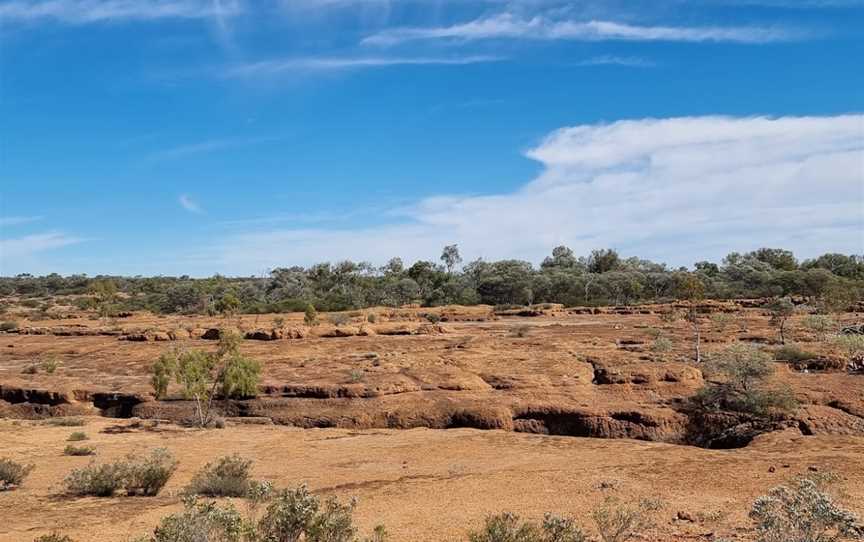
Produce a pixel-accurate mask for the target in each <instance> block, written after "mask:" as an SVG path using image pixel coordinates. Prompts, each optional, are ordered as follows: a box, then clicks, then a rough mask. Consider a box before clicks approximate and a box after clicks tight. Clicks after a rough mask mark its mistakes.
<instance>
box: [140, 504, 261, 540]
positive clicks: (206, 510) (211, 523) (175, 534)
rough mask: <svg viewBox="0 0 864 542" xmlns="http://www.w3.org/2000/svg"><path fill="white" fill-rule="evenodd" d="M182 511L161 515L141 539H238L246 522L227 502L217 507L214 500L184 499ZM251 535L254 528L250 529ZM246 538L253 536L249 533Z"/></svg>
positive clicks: (245, 528)
mask: <svg viewBox="0 0 864 542" xmlns="http://www.w3.org/2000/svg"><path fill="white" fill-rule="evenodd" d="M184 505H185V507H184V509H183V511H182V512H179V513H176V514H171V515H169V516H167V517H165V518H163V519H162V521H160V522H159V525H158V526H157V527H156V529H155V530H154V531H153V536H151V537H145V538H143V539H141V540H142V542H209V541H213V542H217V541H218V542H241V541H242V540H244V538H243V534H244V532H245V531H247V526H246V524H245V522H244V520H243V517H242V516H241V515H240V513H239V512H238V511H237V509H236V508H234V506H233V505H231V504H228V505H226V506H224V507H220V506H219V505H217V504H216V503H215V502H206V503H199V502H197V501H195V500H194V499H190V498H187V499H184ZM252 534H253V535H254V531H253V532H252ZM247 540H256V538H253V537H251V536H250V537H249V538H247Z"/></svg>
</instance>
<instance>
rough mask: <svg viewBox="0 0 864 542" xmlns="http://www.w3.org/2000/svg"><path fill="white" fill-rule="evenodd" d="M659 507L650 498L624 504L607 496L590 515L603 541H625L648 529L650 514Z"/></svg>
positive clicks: (651, 520)
mask: <svg viewBox="0 0 864 542" xmlns="http://www.w3.org/2000/svg"><path fill="white" fill-rule="evenodd" d="M661 507H662V505H661V504H660V503H659V502H657V501H652V500H642V501H640V502H639V503H637V504H624V503H621V502H619V501H618V500H616V499H613V498H609V499H606V501H605V502H604V503H603V505H601V506H600V507H598V508H596V509H595V510H594V511H593V512H592V513H591V517H592V519H593V520H594V524H595V526H596V527H597V532H598V533H599V534H600V539H601V540H603V542H626V541H628V540H632V539H634V538H636V537H638V536H640V535H641V533H642V532H643V531H645V530H647V529H650V528H651V527H652V526H653V524H654V522H653V518H652V516H653V514H654V513H655V512H657V510H659V509H660V508H661Z"/></svg>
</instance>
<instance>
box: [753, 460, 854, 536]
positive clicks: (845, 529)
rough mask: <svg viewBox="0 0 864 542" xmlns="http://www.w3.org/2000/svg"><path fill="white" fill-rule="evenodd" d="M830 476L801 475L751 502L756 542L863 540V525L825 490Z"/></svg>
mask: <svg viewBox="0 0 864 542" xmlns="http://www.w3.org/2000/svg"><path fill="white" fill-rule="evenodd" d="M829 481H830V477H829V478H826V477H824V476H823V477H818V478H816V477H803V478H798V479H795V480H793V481H792V482H791V483H789V484H788V485H782V486H778V487H775V488H774V489H772V490H771V491H769V492H768V494H767V495H765V496H762V497H759V498H758V499H756V501H755V502H754V503H753V507H752V509H751V510H750V517H751V518H752V519H753V520H755V521H756V533H757V537H758V538H757V541H758V542H839V541H841V540H864V527H862V525H861V523H860V521H859V519H858V518H857V517H856V516H855V515H854V514H853V513H852V512H850V511H848V510H845V509H843V508H841V507H840V506H838V505H837V504H836V503H835V502H834V500H833V498H832V497H831V495H829V494H828V493H827V492H826V487H825V486H826V484H827V482H829Z"/></svg>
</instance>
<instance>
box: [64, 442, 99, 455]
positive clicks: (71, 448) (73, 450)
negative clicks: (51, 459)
mask: <svg viewBox="0 0 864 542" xmlns="http://www.w3.org/2000/svg"><path fill="white" fill-rule="evenodd" d="M95 454H96V449H95V448H93V446H75V445H73V444H67V445H66V447H65V448H63V455H74V456H82V455H95Z"/></svg>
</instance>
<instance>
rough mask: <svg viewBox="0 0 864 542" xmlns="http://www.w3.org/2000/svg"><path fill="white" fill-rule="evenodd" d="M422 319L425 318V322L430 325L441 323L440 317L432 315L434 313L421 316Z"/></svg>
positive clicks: (435, 314)
mask: <svg viewBox="0 0 864 542" xmlns="http://www.w3.org/2000/svg"><path fill="white" fill-rule="evenodd" d="M423 317H424V318H426V320H428V321H429V322H430V323H433V324H437V323H438V322H440V321H441V315H440V314H437V313H434V312H427V313H426V314H424V315H423Z"/></svg>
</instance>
